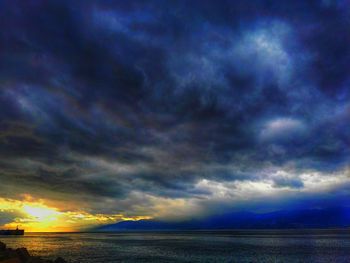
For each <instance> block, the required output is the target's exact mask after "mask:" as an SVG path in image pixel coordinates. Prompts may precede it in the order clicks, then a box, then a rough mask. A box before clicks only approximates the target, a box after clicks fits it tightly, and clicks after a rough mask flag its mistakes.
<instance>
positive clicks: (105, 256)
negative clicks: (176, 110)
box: [0, 230, 350, 263]
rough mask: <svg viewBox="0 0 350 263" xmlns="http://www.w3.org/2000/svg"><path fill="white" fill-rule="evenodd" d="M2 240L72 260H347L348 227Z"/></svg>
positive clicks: (349, 246)
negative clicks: (331, 229) (336, 228)
mask: <svg viewBox="0 0 350 263" xmlns="http://www.w3.org/2000/svg"><path fill="white" fill-rule="evenodd" d="M0 241H3V242H5V243H6V244H8V246H10V247H14V248H16V247H27V248H28V250H29V251H30V252H31V253H32V254H33V255H38V256H42V257H44V258H51V259H53V258H55V257H57V256H62V257H64V258H65V259H67V260H69V261H71V262H73V263H75V262H87V263H90V262H97V263H109V262H327V263H329V262H350V231H349V230H337V231H330V230H313V231H295V230H293V231H277V230H273V231H267V230H264V231H261V230H260V231H253V230H252V231H210V232H204V231H201V232H167V233H164V232H163V233H159V232H158V233H157V232H148V233H27V234H26V235H25V236H22V237H14V236H12V237H11V236H8V237H5V236H0Z"/></svg>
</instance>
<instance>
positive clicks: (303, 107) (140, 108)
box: [0, 0, 350, 214]
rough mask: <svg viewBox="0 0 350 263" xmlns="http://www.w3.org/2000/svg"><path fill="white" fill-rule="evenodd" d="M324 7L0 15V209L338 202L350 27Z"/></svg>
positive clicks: (16, 5) (210, 4)
mask: <svg viewBox="0 0 350 263" xmlns="http://www.w3.org/2000/svg"><path fill="white" fill-rule="evenodd" d="M327 3H328V4H326V3H325V1H303V2H300V1H299V2H295V1H283V3H281V1H251V2H249V3H247V2H246V1H224V0H222V1H195V0H193V1H175V2H164V1H147V2H144V1H137V0H135V1H74V3H72V1H2V2H1V3H0V17H1V18H0V20H1V23H0V29H1V31H0V48H1V54H0V107H1V111H0V118H1V122H0V127H1V132H0V155H1V161H0V180H1V182H2V184H1V185H0V192H1V195H2V196H3V197H13V198H17V197H18V196H19V195H20V194H22V193H30V194H33V195H35V196H37V197H38V198H49V199H59V200H75V201H76V202H79V203H80V204H84V209H89V210H90V211H91V212H105V213H109V212H113V213H114V212H121V213H129V214H137V213H140V214H146V213H147V212H145V211H153V212H154V213H156V212H155V211H154V210H152V209H155V207H157V206H156V203H157V202H158V201H159V200H162V201H159V202H165V201H164V200H172V201H174V202H176V200H185V203H184V204H186V202H188V203H191V204H194V203H195V204H196V205H197V206H200V207H206V206H207V207H211V204H212V203H215V205H216V206H218V207H220V203H221V204H223V203H234V202H235V200H236V201H237V202H241V201H242V200H246V201H247V203H246V204H245V205H246V206H247V207H249V206H250V204H251V207H253V206H254V205H253V202H254V200H255V199H254V198H255V197H254V194H253V193H249V192H246V199H245V198H244V197H242V195H244V194H243V193H241V190H242V189H245V187H248V188H249V185H252V187H253V189H255V190H254V191H255V193H258V192H259V191H265V193H268V192H271V193H274V194H276V195H284V196H288V198H291V199H293V198H295V196H293V195H289V194H288V193H289V192H288V191H292V192H293V191H294V192H293V193H295V194H297V193H298V191H299V192H303V196H304V194H305V195H307V193H311V192H313V191H315V190H314V187H316V185H317V186H319V188H318V189H319V190H318V193H317V195H316V194H315V195H314V196H315V199H320V198H321V197H320V196H322V193H325V195H326V192H327V191H330V190H329V189H333V188H334V187H335V188H337V187H341V185H342V182H343V183H345V182H347V180H348V179H349V178H348V176H344V173H345V172H344V171H348V163H349V156H350V147H349V143H350V137H349V135H350V125H349V123H350V102H349V99H350V89H349V83H350V79H349V74H348V72H347V69H348V68H349V65H348V63H350V62H349V61H350V60H349V59H348V58H349V56H350V49H349V45H348V43H349V41H347V37H348V36H350V32H349V31H350V27H349V19H348V18H347V17H348V16H347V15H348V14H347V11H346V10H348V8H345V7H348V3H347V2H346V1H327ZM312 174H314V175H315V174H316V175H315V176H314V177H312ZM210 183H212V185H210ZM214 186H215V187H214ZM254 187H256V188H254ZM269 187H270V188H269ZM316 188H317V187H316ZM220 189H221V190H220ZM262 189H264V190H262ZM216 191H222V193H223V196H221V197H219V196H216V194H215V192H216ZM287 192H288V193H287ZM142 196H143V197H142ZM256 196H259V194H256ZM327 196H328V195H327ZM331 196H333V197H334V199H338V198H342V197H340V196H339V195H331ZM266 198H267V197H266ZM327 198H328V197H327ZM157 200H158V201H157ZM239 200H241V201H239ZM101 202H103V203H105V204H106V205H105V206H101ZM188 203H187V204H188ZM107 204H108V205H107ZM211 209H212V210H213V211H214V210H215V209H214V208H213V207H211ZM101 210H103V211H101ZM187 212H188V211H184V213H187Z"/></svg>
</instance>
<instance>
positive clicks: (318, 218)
mask: <svg viewBox="0 0 350 263" xmlns="http://www.w3.org/2000/svg"><path fill="white" fill-rule="evenodd" d="M349 226H350V209H349V208H342V207H338V208H329V209H308V210H294V211H276V212H271V213H265V214H257V213H250V212H239V213H228V214H224V215H217V216H211V217H208V218H205V219H201V220H189V221H182V222H166V221H158V220H139V221H122V222H119V223H116V224H111V225H105V226H102V227H99V228H97V229H95V230H97V231H119V230H201V229H214V230H215V229H250V228H252V229H286V228H331V227H339V228H341V227H349Z"/></svg>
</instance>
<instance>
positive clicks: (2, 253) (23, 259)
mask: <svg viewBox="0 0 350 263" xmlns="http://www.w3.org/2000/svg"><path fill="white" fill-rule="evenodd" d="M0 263H68V262H67V261H66V260H64V259H63V258H61V257H58V258H56V259H55V260H46V259H42V258H41V257H35V256H31V255H30V253H29V252H28V250H27V248H25V247H21V248H16V249H13V248H9V247H7V245H6V244H5V243H3V242H1V241H0Z"/></svg>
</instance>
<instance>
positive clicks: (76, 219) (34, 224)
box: [0, 196, 151, 232]
mask: <svg viewBox="0 0 350 263" xmlns="http://www.w3.org/2000/svg"><path fill="white" fill-rule="evenodd" d="M46 203H48V202H47V201H46V200H43V199H38V200H35V199H33V198H32V197H31V196H26V197H25V198H24V199H23V200H14V199H5V198H0V212H1V213H8V214H11V215H14V220H13V221H12V222H10V223H6V224H5V225H3V226H1V228H5V229H14V228H16V227H17V226H19V227H20V228H24V229H25V230H26V231H27V232H72V231H81V230H87V229H89V228H91V227H94V226H98V225H102V224H107V223H114V222H118V221H123V220H140V219H150V218H151V217H149V216H135V217H125V216H123V215H121V214H115V215H105V214H90V213H87V212H84V211H61V210H60V209H58V208H57V207H53V206H51V205H50V206H49V205H47V204H46Z"/></svg>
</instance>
